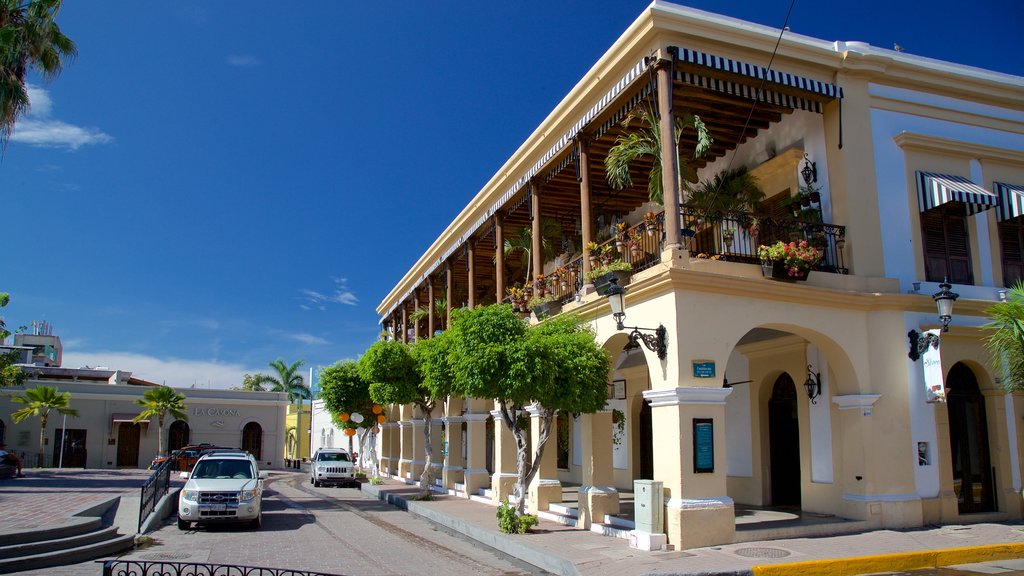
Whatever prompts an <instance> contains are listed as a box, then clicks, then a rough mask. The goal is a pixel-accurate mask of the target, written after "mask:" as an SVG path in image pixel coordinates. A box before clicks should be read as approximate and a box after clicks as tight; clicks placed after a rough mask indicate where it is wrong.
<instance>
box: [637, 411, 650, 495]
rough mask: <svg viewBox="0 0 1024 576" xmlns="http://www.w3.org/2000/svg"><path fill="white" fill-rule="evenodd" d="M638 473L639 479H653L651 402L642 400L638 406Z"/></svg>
mask: <svg viewBox="0 0 1024 576" xmlns="http://www.w3.org/2000/svg"><path fill="white" fill-rule="evenodd" d="M637 424H639V427H640V430H639V436H640V439H639V440H640V475H639V476H638V477H637V478H639V479H641V480H654V428H653V425H652V424H651V403H650V402H649V401H647V400H644V403H643V406H641V407H640V419H639V421H638V422H637Z"/></svg>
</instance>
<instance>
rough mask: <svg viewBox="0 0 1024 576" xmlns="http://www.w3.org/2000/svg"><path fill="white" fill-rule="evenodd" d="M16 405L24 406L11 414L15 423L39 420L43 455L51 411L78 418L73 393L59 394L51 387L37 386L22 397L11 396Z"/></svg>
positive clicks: (40, 449)
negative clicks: (29, 419)
mask: <svg viewBox="0 0 1024 576" xmlns="http://www.w3.org/2000/svg"><path fill="white" fill-rule="evenodd" d="M11 401H12V402H14V403H15V404H24V405H25V407H24V408H22V409H21V410H16V411H14V412H11V418H12V419H13V420H14V422H15V423H16V424H17V423H20V422H22V421H24V420H26V419H27V418H31V417H38V418H39V453H40V454H42V453H43V446H44V445H45V444H46V442H45V439H46V420H47V418H49V416H50V411H51V410H56V411H57V412H58V413H60V414H67V415H68V416H78V410H75V409H73V408H71V393H70V392H59V391H57V389H56V388H53V387H51V386H37V387H35V388H29V389H27V390H25V393H24V394H22V395H20V396H11Z"/></svg>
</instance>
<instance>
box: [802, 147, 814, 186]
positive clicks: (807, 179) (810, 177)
mask: <svg viewBox="0 0 1024 576" xmlns="http://www.w3.org/2000/svg"><path fill="white" fill-rule="evenodd" d="M800 176H802V177H803V179H804V184H806V185H808V186H810V185H811V183H813V182H817V181H818V164H817V163H816V162H811V159H810V158H809V157H808V156H807V154H806V153H805V154H804V167H803V168H801V169H800Z"/></svg>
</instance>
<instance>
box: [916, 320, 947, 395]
mask: <svg viewBox="0 0 1024 576" xmlns="http://www.w3.org/2000/svg"><path fill="white" fill-rule="evenodd" d="M939 332H940V330H938V329H936V330H928V331H926V332H925V333H924V334H922V335H921V337H922V338H927V339H928V341H929V344H928V346H927V347H926V348H925V350H924V352H923V353H922V354H921V364H922V365H924V388H925V393H926V394H927V401H928V402H945V401H946V385H945V383H944V382H943V381H942V359H941V358H940V357H939Z"/></svg>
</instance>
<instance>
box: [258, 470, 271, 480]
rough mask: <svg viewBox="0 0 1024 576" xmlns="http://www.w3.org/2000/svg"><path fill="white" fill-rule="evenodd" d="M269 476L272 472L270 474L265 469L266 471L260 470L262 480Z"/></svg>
mask: <svg viewBox="0 0 1024 576" xmlns="http://www.w3.org/2000/svg"><path fill="white" fill-rule="evenodd" d="M267 478H270V474H268V473H267V472H265V471H264V472H260V480H266V479H267Z"/></svg>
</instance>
